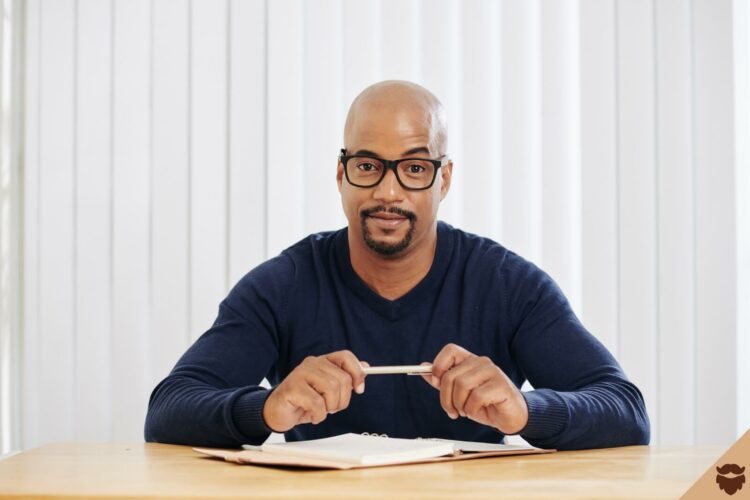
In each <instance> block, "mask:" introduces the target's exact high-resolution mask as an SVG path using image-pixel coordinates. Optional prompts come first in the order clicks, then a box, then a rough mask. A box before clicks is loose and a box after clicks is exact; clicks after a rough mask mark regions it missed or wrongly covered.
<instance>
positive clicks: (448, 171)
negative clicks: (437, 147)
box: [440, 161, 453, 201]
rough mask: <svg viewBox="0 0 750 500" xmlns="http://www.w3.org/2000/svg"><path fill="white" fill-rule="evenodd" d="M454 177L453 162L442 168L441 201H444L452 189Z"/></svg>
mask: <svg viewBox="0 0 750 500" xmlns="http://www.w3.org/2000/svg"><path fill="white" fill-rule="evenodd" d="M452 177H453V161H449V162H448V163H447V164H446V165H444V166H443V167H441V168H440V180H441V182H440V201H443V200H444V199H445V197H446V196H447V195H448V190H449V189H450V188H451V178H452Z"/></svg>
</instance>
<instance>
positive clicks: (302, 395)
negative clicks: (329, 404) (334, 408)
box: [289, 384, 328, 424]
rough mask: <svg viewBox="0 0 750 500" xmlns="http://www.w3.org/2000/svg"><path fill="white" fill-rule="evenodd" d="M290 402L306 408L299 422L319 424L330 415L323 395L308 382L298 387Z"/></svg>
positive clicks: (303, 408)
mask: <svg viewBox="0 0 750 500" xmlns="http://www.w3.org/2000/svg"><path fill="white" fill-rule="evenodd" d="M289 402H290V403H291V404H292V405H294V406H296V407H297V408H301V409H302V410H304V413H303V414H302V416H300V421H299V423H312V424H319V423H320V422H322V421H323V420H325V418H326V416H327V415H328V412H327V411H326V402H325V399H324V398H323V396H322V395H321V394H320V393H319V392H318V391H316V390H315V389H313V388H312V387H311V386H309V385H307V384H304V385H300V386H299V387H298V388H296V390H295V391H294V393H293V394H292V397H291V398H290V400H289ZM308 418H309V420H308Z"/></svg>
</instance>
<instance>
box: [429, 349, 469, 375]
mask: <svg viewBox="0 0 750 500" xmlns="http://www.w3.org/2000/svg"><path fill="white" fill-rule="evenodd" d="M472 356H474V355H473V354H472V353H470V352H469V351H467V350H466V349H464V348H463V347H460V346H457V345H456V344H448V345H446V346H445V347H443V348H442V349H441V350H440V352H439V353H438V355H437V356H435V359H434V360H433V362H432V375H433V376H435V377H437V378H438V379H440V378H442V377H443V375H444V374H445V372H447V371H448V370H450V369H451V368H453V367H454V366H456V365H458V364H460V363H461V362H462V361H464V360H465V359H467V358H470V357H472Z"/></svg>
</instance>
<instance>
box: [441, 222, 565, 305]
mask: <svg viewBox="0 0 750 500" xmlns="http://www.w3.org/2000/svg"><path fill="white" fill-rule="evenodd" d="M440 225H441V230H442V231H443V232H445V233H446V234H450V235H451V236H452V239H453V245H454V249H455V251H456V253H457V257H458V259H457V260H458V262H461V263H462V265H463V266H465V269H464V271H465V272H466V273H469V274H475V275H477V276H479V277H482V278H483V279H491V280H499V281H500V282H501V285H502V287H503V288H504V289H505V290H506V292H507V290H508V289H515V290H516V291H519V290H523V291H524V292H525V293H532V294H533V292H534V290H537V291H539V289H541V288H545V287H550V286H552V287H555V284H554V281H553V280H552V279H551V278H550V277H549V275H548V274H547V273H545V272H544V271H543V270H542V269H541V268H539V266H537V265H536V264H534V263H533V262H531V261H529V260H527V259H525V258H524V257H522V256H521V255H519V254H517V253H516V252H514V251H513V250H510V249H509V248H507V247H505V246H504V245H502V244H500V243H498V242H497V241H495V240H493V239H491V238H487V237H484V236H480V235H477V234H474V233H470V232H467V231H462V230H460V229H456V228H454V227H452V226H450V225H449V224H446V223H443V222H441V223H440Z"/></svg>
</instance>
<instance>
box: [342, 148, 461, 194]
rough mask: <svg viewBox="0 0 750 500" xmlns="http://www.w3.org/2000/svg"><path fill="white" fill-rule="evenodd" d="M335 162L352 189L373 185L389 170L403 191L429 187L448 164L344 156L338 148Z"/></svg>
mask: <svg viewBox="0 0 750 500" xmlns="http://www.w3.org/2000/svg"><path fill="white" fill-rule="evenodd" d="M339 160H340V161H341V164H342V165H344V173H345V174H346V180H347V182H349V184H351V185H352V186H356V187H361V188H370V187H373V186H377V185H378V184H380V181H382V180H383V179H384V178H385V174H386V173H387V172H388V170H393V173H394V174H395V175H396V180H398V183H399V184H401V186H402V187H403V188H404V189H409V190H412V191H419V190H422V189H429V188H430V187H432V184H433V183H434V182H435V177H437V172H438V169H439V168H440V167H442V166H443V165H445V164H446V163H448V161H449V158H448V157H447V156H443V157H442V158H439V159H437V160H432V159H429V158H401V159H400V160H384V159H383V158H376V157H374V156H367V155H347V154H346V150H345V149H342V150H341V154H340V155H339Z"/></svg>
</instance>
